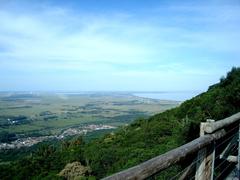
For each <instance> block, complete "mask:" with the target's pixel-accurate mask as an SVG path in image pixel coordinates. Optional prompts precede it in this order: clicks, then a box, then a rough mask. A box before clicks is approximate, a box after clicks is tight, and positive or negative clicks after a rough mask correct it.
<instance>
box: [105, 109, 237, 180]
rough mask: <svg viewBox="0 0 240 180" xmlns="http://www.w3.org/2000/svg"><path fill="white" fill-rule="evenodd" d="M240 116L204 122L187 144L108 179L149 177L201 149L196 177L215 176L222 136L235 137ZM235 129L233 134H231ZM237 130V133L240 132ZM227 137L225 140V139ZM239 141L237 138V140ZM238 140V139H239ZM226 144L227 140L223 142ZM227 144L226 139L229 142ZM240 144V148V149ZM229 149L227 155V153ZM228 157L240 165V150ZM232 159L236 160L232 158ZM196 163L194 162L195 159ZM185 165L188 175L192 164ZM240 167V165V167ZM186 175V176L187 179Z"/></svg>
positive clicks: (185, 174)
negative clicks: (194, 137) (235, 125)
mask: <svg viewBox="0 0 240 180" xmlns="http://www.w3.org/2000/svg"><path fill="white" fill-rule="evenodd" d="M239 120H240V112H239V113H237V114H234V115H232V116H230V117H228V118H225V119H223V120H219V121H216V122H215V121H214V120H207V122H204V123H201V126H200V137H199V138H197V139H195V140H193V141H191V142H189V143H187V144H185V145H183V146H180V147H178V148H176V149H173V150H171V151H169V152H166V153H165V154H162V155H159V156H157V157H154V158H152V159H150V160H148V161H145V162H143V163H141V164H139V165H137V166H134V167H131V168H129V169H126V170H124V171H121V172H119V173H116V174H113V175H111V176H109V177H106V178H104V180H115V179H116V180H130V179H134V180H135V179H146V178H148V177H151V176H153V175H154V174H156V173H159V172H161V171H163V170H165V169H167V168H169V167H170V166H172V165H175V164H176V163H179V162H181V161H182V160H184V159H185V158H186V157H187V156H188V155H191V154H194V153H197V157H196V159H195V160H192V161H194V162H195V175H194V178H195V179H197V180H208V179H216V177H215V178H214V167H215V163H214V162H215V159H216V153H215V151H216V147H219V145H217V144H216V142H218V140H220V139H222V142H225V141H226V140H228V139H229V141H230V140H231V139H232V138H233V137H235V135H234V134H236V133H238V131H239V123H238V122H239ZM236 123H237V124H238V125H237V126H238V127H233V128H231V129H227V128H228V127H229V126H231V125H234V124H236ZM230 133H232V134H233V135H234V136H233V135H231V136H230V137H228V136H229V134H230ZM238 134H239V133H238ZM238 134H237V135H238ZM224 138H225V140H224ZM238 139H239V138H238ZM236 141H237V140H236ZM235 143H236V142H235ZM219 144H220V145H222V144H223V143H219ZM225 144H226V143H225ZM229 147H230V144H227V148H229ZM239 149H240V148H238V151H239ZM226 151H228V152H229V150H228V149H225V150H224V152H222V153H221V154H220V155H218V158H223V157H226ZM224 153H225V155H224ZM225 160H227V161H229V162H235V163H236V161H237V162H238V168H239V164H240V163H239V160H240V159H239V153H238V156H232V155H229V156H227V157H226V158H225ZM231 160H232V161H231ZM192 164H193V163H192ZM192 164H191V166H189V167H188V168H185V169H184V172H183V173H182V176H184V177H187V176H188V172H189V170H190V167H192ZM238 170H239V169H238ZM184 177H182V179H184Z"/></svg>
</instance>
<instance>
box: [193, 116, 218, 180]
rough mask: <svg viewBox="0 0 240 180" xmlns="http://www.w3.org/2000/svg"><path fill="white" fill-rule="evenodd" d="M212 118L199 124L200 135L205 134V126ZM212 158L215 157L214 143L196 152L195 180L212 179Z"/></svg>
mask: <svg viewBox="0 0 240 180" xmlns="http://www.w3.org/2000/svg"><path fill="white" fill-rule="evenodd" d="M212 122H214V120H207V122H204V123H201V124H200V137H201V136H204V135H205V127H206V126H207V125H209V124H210V123H212ZM214 159H215V143H213V146H208V147H205V148H203V149H201V150H200V151H199V152H198V157H197V165H196V175H195V179H196V180H206V179H211V180H212V179H213V173H214Z"/></svg>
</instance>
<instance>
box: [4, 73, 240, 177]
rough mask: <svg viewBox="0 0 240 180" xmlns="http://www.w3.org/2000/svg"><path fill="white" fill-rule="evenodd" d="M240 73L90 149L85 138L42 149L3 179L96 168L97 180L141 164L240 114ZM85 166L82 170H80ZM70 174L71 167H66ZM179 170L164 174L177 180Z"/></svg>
mask: <svg viewBox="0 0 240 180" xmlns="http://www.w3.org/2000/svg"><path fill="white" fill-rule="evenodd" d="M239 104H240V68H233V69H232V71H231V72H229V73H228V74H227V76H226V77H225V78H221V80H220V82H219V83H218V84H215V85H213V86H211V87H209V89H208V91H207V92H206V93H202V94H200V95H198V96H196V97H195V98H193V99H191V100H188V101H186V102H184V103H182V104H181V105H180V106H179V107H177V108H174V109H171V110H167V111H165V112H163V113H160V114H157V115H154V116H152V117H150V118H140V119H137V120H136V121H134V122H133V123H131V124H130V125H128V126H124V127H122V128H121V129H120V130H119V131H117V132H115V133H110V134H107V135H105V136H103V137H101V138H99V139H96V140H93V141H90V142H88V143H85V142H84V141H83V140H82V139H81V138H80V139H75V140H69V141H64V142H61V143H60V142H57V143H56V144H55V145H53V144H47V145H41V146H40V147H39V148H37V149H36V150H35V151H34V153H31V154H30V155H27V156H26V157H23V158H21V159H19V160H18V161H15V162H11V163H10V164H3V165H1V166H0V178H1V179H12V178H13V177H14V178H15V179H26V178H27V177H28V178H35V179H39V178H41V179H43V178H45V179H58V178H60V176H58V175H57V174H59V172H61V170H63V169H64V167H65V166H66V164H68V163H73V162H79V163H80V165H81V166H84V167H85V168H90V169H91V172H90V171H88V174H86V177H85V178H86V179H88V178H89V179H91V178H93V176H95V177H96V178H97V179H99V178H101V177H104V176H107V175H110V174H112V173H114V172H117V171H120V170H123V169H126V168H128V167H131V166H134V165H136V164H138V163H141V162H143V161H145V160H147V159H149V158H152V157H154V156H156V155H159V154H162V153H164V152H166V151H168V150H170V149H173V148H175V147H177V146H180V145H182V144H184V143H186V142H188V141H190V140H192V139H194V138H196V137H197V136H198V134H199V133H198V130H199V123H200V122H201V121H205V120H206V119H207V118H211V119H216V120H218V119H222V118H225V117H227V116H230V115H232V114H234V113H236V112H239V111H240V106H239ZM80 165H79V166H80ZM65 168H66V167H65ZM177 170H178V167H173V168H172V169H171V171H170V172H168V173H167V174H164V175H163V176H164V178H167V177H171V176H172V173H174V172H175V171H177ZM61 178H63V177H61Z"/></svg>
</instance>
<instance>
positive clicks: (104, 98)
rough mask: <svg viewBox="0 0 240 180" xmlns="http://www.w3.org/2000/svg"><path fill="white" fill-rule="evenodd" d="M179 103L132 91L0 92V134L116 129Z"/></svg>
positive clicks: (47, 134) (25, 135) (15, 134)
mask: <svg viewBox="0 0 240 180" xmlns="http://www.w3.org/2000/svg"><path fill="white" fill-rule="evenodd" d="M178 104H179V102H177V101H166V100H155V99H148V98H141V97H137V96H134V95H132V94H131V93H104V92H102V93H100V92H98V93H93V92H92V93H46V92H45V93H43V92H41V93H10V92H6V93H0V135H1V138H3V139H4V138H6V134H8V136H7V138H8V139H7V140H8V141H11V140H14V139H16V137H29V136H51V135H57V134H60V133H62V132H63V131H64V130H66V129H68V128H75V127H81V126H89V125H90V126H91V127H92V126H93V125H108V126H110V127H114V128H117V127H119V126H123V125H126V124H128V123H130V122H131V121H133V120H134V119H136V118H139V117H148V116H151V115H153V114H156V113H159V112H162V111H164V110H166V109H170V108H173V107H176V106H177V105H178ZM9 134H10V135H9ZM11 138H12V139H11Z"/></svg>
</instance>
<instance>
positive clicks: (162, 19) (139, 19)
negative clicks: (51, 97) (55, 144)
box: [0, 0, 240, 91]
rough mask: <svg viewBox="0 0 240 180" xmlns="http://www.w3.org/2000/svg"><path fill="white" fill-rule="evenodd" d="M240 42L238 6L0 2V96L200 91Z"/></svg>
mask: <svg viewBox="0 0 240 180" xmlns="http://www.w3.org/2000/svg"><path fill="white" fill-rule="evenodd" d="M239 41H240V1H239V0H201V1H200V0H195V1H190V0H189V1H184V0H181V1H179V0H161V1H160V0H147V1H146V0H121V1H117V0H101V1H100V0H87V1H86V0H78V1H71V0H69V1H61V0H48V1H46V0H41V1H33V0H28V1H27V0H0V91H205V90H207V88H208V86H209V85H212V84H214V83H217V82H218V81H219V79H220V78H221V77H222V76H224V75H226V73H227V72H228V71H230V70H231V68H232V67H233V66H236V67H238V66H240V45H239Z"/></svg>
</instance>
